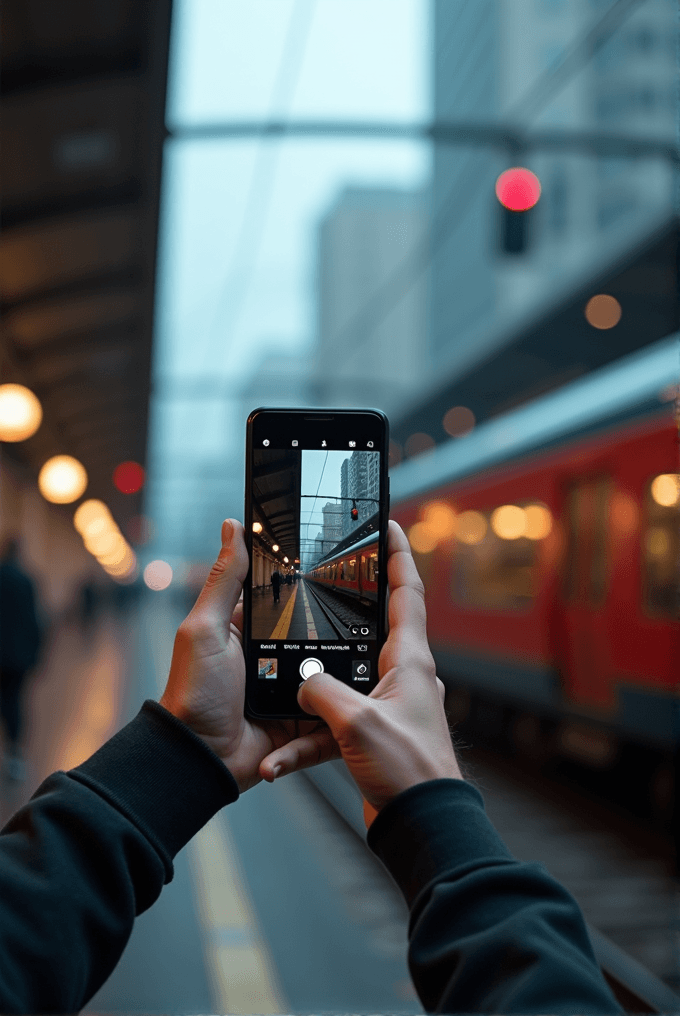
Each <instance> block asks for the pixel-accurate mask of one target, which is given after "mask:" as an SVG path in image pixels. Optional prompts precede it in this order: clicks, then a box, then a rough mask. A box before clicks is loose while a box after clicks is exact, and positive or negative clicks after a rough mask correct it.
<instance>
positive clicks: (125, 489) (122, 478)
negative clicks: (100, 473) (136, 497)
mask: <svg viewBox="0 0 680 1016" xmlns="http://www.w3.org/2000/svg"><path fill="white" fill-rule="evenodd" d="M144 476H145V474H144V469H143V467H142V466H140V464H139V462H121V463H120V465H119V466H116V468H115V469H114V471H113V483H114V485H115V486H116V487H117V489H118V490H119V491H120V492H121V494H136V493H137V491H138V490H141V489H142V487H143V486H144Z"/></svg>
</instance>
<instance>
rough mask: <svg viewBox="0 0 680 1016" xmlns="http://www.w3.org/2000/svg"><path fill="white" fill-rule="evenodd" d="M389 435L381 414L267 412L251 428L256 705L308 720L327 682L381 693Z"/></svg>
mask: <svg viewBox="0 0 680 1016" xmlns="http://www.w3.org/2000/svg"><path fill="white" fill-rule="evenodd" d="M386 443H387V424H386V420H385V418H384V417H383V416H382V414H380V413H378V412H377V411H340V410H328V411H319V413H318V414H314V413H312V412H311V411H310V410H307V411H304V412H303V411H299V412H298V411H285V410H259V411H256V412H255V413H254V414H251V417H250V420H249V427H248V442H247V444H248V448H247V456H248V468H247V483H246V488H247V489H246V535H247V539H248V542H249V545H250V546H249V549H250V556H251V572H250V578H249V582H247V584H246V590H245V594H244V640H245V649H246V668H247V673H246V684H247V690H246V704H247V711H248V712H249V713H250V714H251V715H254V716H279V717H282V716H305V715H307V714H305V713H303V712H302V711H301V710H300V708H299V706H298V704H297V691H298V688H299V685H300V682H301V681H303V680H306V679H307V678H309V677H311V676H312V675H313V674H314V673H317V672H319V671H321V670H325V671H327V672H328V673H330V674H332V675H333V676H334V677H335V678H337V679H338V680H341V681H344V682H346V683H347V684H350V685H351V686H352V687H354V688H356V689H357V690H359V691H362V692H365V693H367V692H369V691H370V690H371V689H372V688H374V687H375V685H376V684H377V681H378V673H377V666H378V655H379V653H380V649H381V647H382V642H383V641H384V628H385V586H386V575H385V553H386V531H387V490H386V488H387V475H386V474H387V469H386V459H385V452H386Z"/></svg>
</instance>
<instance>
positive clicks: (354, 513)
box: [350, 501, 359, 522]
mask: <svg viewBox="0 0 680 1016" xmlns="http://www.w3.org/2000/svg"><path fill="white" fill-rule="evenodd" d="M350 515H351V516H352V521H353V522H356V520H357V519H358V518H359V509H358V508H357V503H356V501H352V508H351V511H350Z"/></svg>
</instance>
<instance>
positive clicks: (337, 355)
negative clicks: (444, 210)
mask: <svg viewBox="0 0 680 1016" xmlns="http://www.w3.org/2000/svg"><path fill="white" fill-rule="evenodd" d="M427 215H428V209H427V201H426V198H425V195H424V194H423V193H422V192H420V191H405V190H397V189H388V188H359V187H348V188H347V189H346V190H344V191H343V192H342V193H341V194H340V195H339V196H338V199H337V201H336V202H335V204H334V205H333V207H332V208H331V209H330V211H329V212H328V214H327V215H326V216H325V218H324V219H323V220H322V222H321V224H320V227H319V233H318V250H317V265H318V276H317V350H316V359H315V363H314V373H313V385H314V391H315V395H316V401H317V403H319V404H326V405H339V406H361V405H368V406H377V407H378V408H380V409H384V410H385V411H386V412H387V413H388V414H389V412H390V411H391V410H392V409H394V408H395V407H397V406H398V405H399V404H400V401H401V400H403V398H404V395H405V394H407V393H408V394H411V393H412V392H413V388H414V384H415V385H417V383H418V380H419V379H420V378H421V377H422V376H423V375H424V373H425V372H426V368H427V336H426V317H425V314H426V275H427V272H426V264H427Z"/></svg>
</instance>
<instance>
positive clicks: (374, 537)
mask: <svg viewBox="0 0 680 1016" xmlns="http://www.w3.org/2000/svg"><path fill="white" fill-rule="evenodd" d="M377 542H378V533H377V531H376V532H375V533H369V534H368V536H364V538H363V540H357V542H356V543H353V544H352V545H351V546H350V547H344V548H343V549H342V550H339V551H338V553H337V554H331V555H329V556H328V557H324V558H322V559H321V561H318V562H317V563H316V564H315V565H314V568H322V567H323V566H324V565H326V564H332V563H333V561H337V560H338V559H339V558H341V557H347V555H348V554H355V553H356V552H357V550H363V549H364V547H369V546H370V545H371V544H372V543H377ZM312 570H314V569H312Z"/></svg>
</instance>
